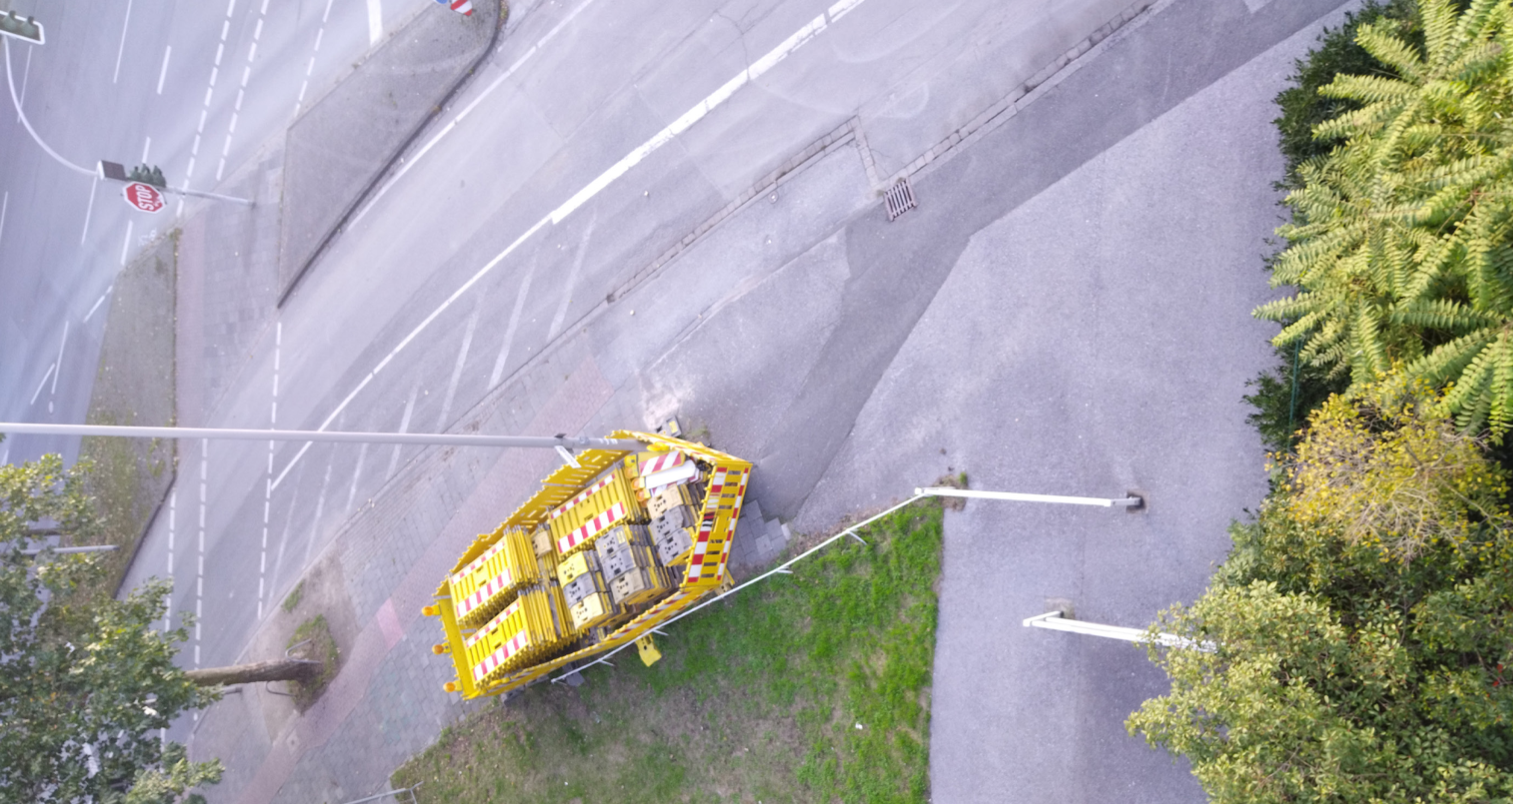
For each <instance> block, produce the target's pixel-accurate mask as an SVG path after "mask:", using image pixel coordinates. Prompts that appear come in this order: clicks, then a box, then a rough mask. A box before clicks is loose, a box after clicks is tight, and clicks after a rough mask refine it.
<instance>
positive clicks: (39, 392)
mask: <svg viewBox="0 0 1513 804" xmlns="http://www.w3.org/2000/svg"><path fill="white" fill-rule="evenodd" d="M57 367H58V364H57V363H54V364H52V365H50V366H48V367H47V372H46V373H44V374H43V375H42V382H41V383H40V384H38V385H37V390H36V392H35V393H33V394H32V401H31V402H28V403H27V404H29V405H35V404H37V397H39V396H41V395H42V389H43V388H46V387H47V378H48V377H51V376H53V370H54V369H56V368H57Z"/></svg>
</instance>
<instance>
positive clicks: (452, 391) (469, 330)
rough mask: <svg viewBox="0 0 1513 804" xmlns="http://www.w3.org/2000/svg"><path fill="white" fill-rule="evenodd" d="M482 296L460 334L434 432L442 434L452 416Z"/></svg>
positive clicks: (480, 310)
mask: <svg viewBox="0 0 1513 804" xmlns="http://www.w3.org/2000/svg"><path fill="white" fill-rule="evenodd" d="M483 298H484V294H482V293H480V294H478V300H477V302H476V303H475V304H474V305H473V315H472V316H471V317H469V318H468V325H467V327H465V328H464V329H463V332H462V348H461V349H459V350H458V351H457V364H456V365H454V366H453V367H452V381H451V382H449V383H447V394H446V396H445V397H444V398H443V399H442V402H441V421H440V422H439V423H438V424H437V425H436V431H437V432H440V433H444V432H446V430H447V417H449V416H451V415H452V400H453V399H455V398H456V397H457V384H458V383H459V382H461V380H462V367H463V366H464V365H465V364H466V363H467V362H468V349H469V348H470V347H471V346H472V345H473V330H474V329H475V328H476V327H477V326H478V315H479V314H480V313H482V312H483Z"/></svg>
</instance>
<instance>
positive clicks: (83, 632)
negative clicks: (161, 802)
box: [0, 456, 217, 804]
mask: <svg viewBox="0 0 1513 804" xmlns="http://www.w3.org/2000/svg"><path fill="white" fill-rule="evenodd" d="M82 474H83V472H82V470H81V468H80V467H75V468H73V469H71V470H68V471H65V470H63V469H62V463H61V461H60V460H59V459H58V458H57V456H47V457H46V458H44V459H42V460H40V461H38V462H36V463H31V464H24V465H22V466H5V467H0V540H3V541H4V542H5V548H4V550H5V552H4V553H3V554H0V722H4V724H5V726H4V728H3V729H0V802H26V804H35V802H48V801H58V802H64V801H78V800H84V799H87V798H92V799H94V800H96V801H107V800H114V799H113V798H112V797H113V796H119V795H122V794H124V793H125V792H126V791H127V790H128V788H130V786H131V785H132V784H133V782H135V781H136V780H137V779H138V778H139V775H140V774H141V773H142V772H143V771H153V770H157V769H162V768H163V767H164V760H165V754H164V746H163V744H162V743H161V742H160V741H159V737H158V734H157V731H158V730H159V729H161V728H164V727H166V726H168V724H169V723H170V722H171V721H172V720H173V718H174V717H176V716H177V715H178V714H180V713H181V712H185V711H188V710H190V709H196V708H200V707H203V706H205V705H207V704H208V703H209V702H210V701H212V700H213V699H214V693H212V692H209V691H206V690H204V689H201V688H199V687H196V686H195V685H194V684H193V683H192V682H190V681H189V680H188V679H187V678H186V677H185V676H184V673H183V671H182V670H180V669H178V668H177V667H176V666H175V665H174V664H173V656H174V653H175V652H176V649H175V643H177V642H182V641H184V640H185V639H186V638H187V637H188V632H187V626H181V627H180V628H178V629H176V630H174V631H171V632H169V633H168V634H163V633H160V632H157V631H154V630H153V626H154V624H156V623H158V622H160V621H161V620H162V618H163V614H164V611H165V604H164V598H165V596H166V595H167V594H168V592H169V585H168V584H167V583H166V582H163V581H156V580H154V581H151V582H149V583H148V584H146V585H145V586H144V587H142V588H140V589H137V590H136V591H134V592H132V593H131V594H130V595H129V596H128V597H127V598H126V599H125V600H124V601H118V600H115V599H113V598H110V597H108V596H105V595H100V594H98V593H96V592H94V591H93V590H97V589H98V588H99V586H100V575H101V573H102V570H101V566H100V564H99V562H97V561H95V560H93V559H92V558H90V557H87V556H80V555H57V554H54V553H52V552H51V551H45V552H44V553H43V554H42V555H40V556H36V557H31V556H26V555H24V554H23V553H22V539H21V538H20V537H21V536H24V535H25V531H26V528H27V526H28V525H29V524H32V523H36V522H38V521H41V520H52V521H55V522H57V523H58V524H59V525H60V526H61V527H62V528H63V529H64V530H66V531H67V532H70V533H74V534H88V533H90V532H92V530H93V529H94V528H95V527H97V521H96V520H95V519H94V513H93V508H92V506H91V504H90V501H89V500H88V499H87V498H86V497H85V496H84V494H83V492H82ZM172 757H173V755H171V754H170V755H169V758H170V759H171V758H172ZM172 764H173V763H169V767H168V770H167V773H168V774H169V775H170V776H171V775H172V774H173V773H174V770H173V767H172ZM213 767H217V766H216V765H214V763H201V764H199V765H194V766H192V767H190V768H188V769H186V770H185V771H183V773H186V774H189V776H184V777H183V778H190V777H193V778H195V779H208V778H210V775H211V774H212V769H213ZM181 776H182V774H181ZM145 800H149V801H150V800H152V799H150V798H149V799H145Z"/></svg>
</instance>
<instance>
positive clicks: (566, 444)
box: [0, 422, 645, 452]
mask: <svg viewBox="0 0 1513 804" xmlns="http://www.w3.org/2000/svg"><path fill="white" fill-rule="evenodd" d="M0 433H15V434H18V435H21V434H25V435H67V436H111V437H117V438H204V439H224V440H231V441H322V442H334V443H338V444H419V445H434V446H451V447H527V448H542V449H568V450H578V449H595V448H598V449H614V450H624V451H627V452H633V451H636V450H639V449H642V448H643V447H644V446H645V445H644V444H642V443H641V442H640V441H636V440H634V439H613V438H588V437H586V436H578V437H572V436H567V435H555V436H502V435H482V434H478V433H356V432H341V431H330V430H238V429H233V428H222V427H122V426H116V425H98V424H33V423H30V422H0Z"/></svg>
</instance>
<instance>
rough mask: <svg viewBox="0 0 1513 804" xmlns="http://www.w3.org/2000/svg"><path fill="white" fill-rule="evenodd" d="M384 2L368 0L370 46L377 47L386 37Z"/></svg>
mask: <svg viewBox="0 0 1513 804" xmlns="http://www.w3.org/2000/svg"><path fill="white" fill-rule="evenodd" d="M383 12H384V10H383V2H382V0H368V44H370V45H376V44H378V40H380V39H382V38H383V36H384V23H383Z"/></svg>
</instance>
